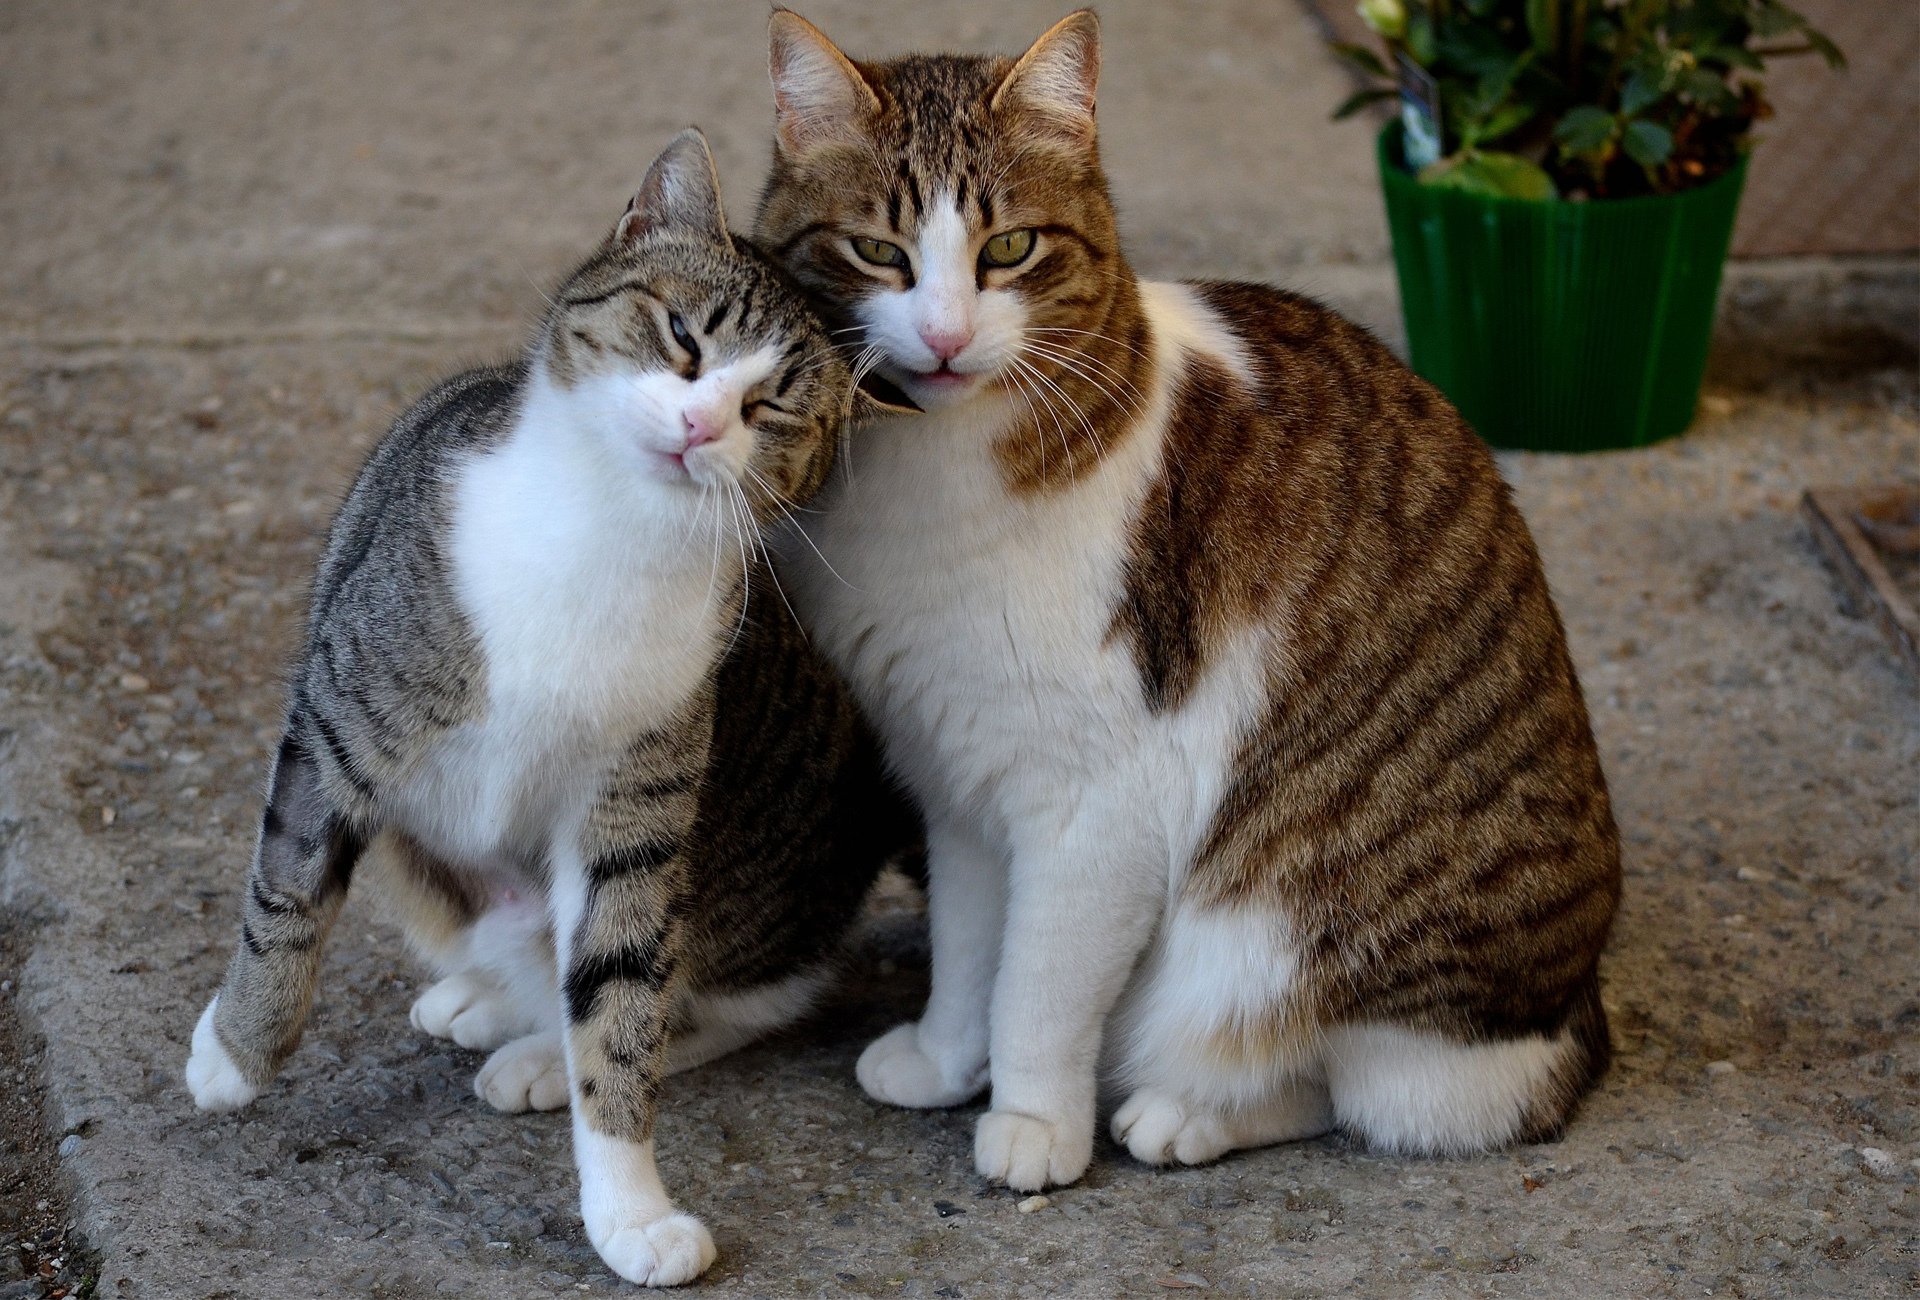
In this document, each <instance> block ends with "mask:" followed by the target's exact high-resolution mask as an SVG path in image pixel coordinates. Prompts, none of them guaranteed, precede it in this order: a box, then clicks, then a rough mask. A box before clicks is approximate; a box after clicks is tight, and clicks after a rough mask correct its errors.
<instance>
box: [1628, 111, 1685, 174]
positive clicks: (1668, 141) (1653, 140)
mask: <svg viewBox="0 0 1920 1300" xmlns="http://www.w3.org/2000/svg"><path fill="white" fill-rule="evenodd" d="M1620 147H1621V148H1622V149H1624V150H1626V154H1627V157H1629V158H1631V159H1633V160H1634V161H1635V162H1637V163H1639V164H1640V165H1641V166H1642V167H1645V168H1647V169H1648V170H1649V171H1651V170H1652V169H1653V168H1655V167H1658V166H1660V165H1661V164H1662V163H1664V162H1666V160H1667V159H1668V158H1670V157H1672V156H1673V132H1671V131H1669V130H1667V128H1666V127H1664V126H1661V125H1660V124H1659V123H1658V122H1648V121H1644V120H1643V121H1636V122H1629V123H1627V129H1626V130H1625V131H1623V132H1621V134H1620Z"/></svg>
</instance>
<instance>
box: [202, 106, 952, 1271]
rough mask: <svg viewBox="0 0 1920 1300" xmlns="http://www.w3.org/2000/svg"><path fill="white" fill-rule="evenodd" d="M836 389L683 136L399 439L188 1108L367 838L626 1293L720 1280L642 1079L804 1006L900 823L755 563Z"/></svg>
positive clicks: (306, 702) (237, 1095)
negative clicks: (522, 334)
mask: <svg viewBox="0 0 1920 1300" xmlns="http://www.w3.org/2000/svg"><path fill="white" fill-rule="evenodd" d="M854 394H855V390H854V386H853V383H852V376H851V373H850V371H849V369H848V367H847V365H846V362H845V361H844V360H843V359H842V358H841V357H840V356H839V355H838V354H837V353H836V352H835V351H834V350H833V349H832V348H831V347H830V346H829V344H828V339H827V336H826V334H825V333H824V332H823V331H822V329H821V327H820V326H819V324H818V323H817V322H816V321H815V320H814V319H813V318H812V317H811V316H810V315H809V314H808V312H807V310H806V308H805V306H804V304H803V303H802V301H801V299H800V297H799V295H798V294H797V292H796V291H795V290H794V288H793V287H792V286H791V285H790V284H789V283H788V282H787V281H786V279H785V277H784V275H782V274H781V273H780V272H779V271H778V270H777V269H776V268H775V267H774V266H773V265H772V264H771V263H770V262H768V261H766V260H765V259H764V258H763V257H761V256H760V255H759V254H758V253H757V252H756V251H755V250H754V249H753V248H752V247H751V246H750V245H748V244H747V243H745V242H744V241H738V240H736V239H734V238H732V237H730V236H729V235H728V233H727V229H726V225H725V221H724V219H723V217H722V213H721V207H720V199H719V193H718V190H717V188H716V181H715V178H714V175H713V165H712V161H711V159H710V158H709V156H708V153H707V148H706V143H705V141H704V139H702V137H701V136H700V135H699V133H698V132H694V131H689V132H687V133H685V134H683V135H682V136H681V137H680V138H678V139H677V140H676V141H675V142H674V143H673V145H672V146H670V147H669V148H668V149H667V151H666V152H665V153H663V154H662V155H661V156H660V158H659V160H658V161H656V162H655V163H654V164H653V167H652V169H651V170H650V171H649V172H648V174H647V178H646V181H645V183H644V185H643V186H642V188H641V190H640V192H639V194H638V195H637V196H636V197H635V199H634V200H633V203H632V204H631V205H630V206H629V208H628V210H627V212H626V213H625V215H624V216H623V217H622V218H621V220H620V223H619V225H618V226H617V227H616V229H615V230H614V233H613V235H612V237H611V238H610V239H609V240H608V241H607V243H606V245H605V246H604V247H602V248H601V249H600V250H599V252H598V253H596V254H595V255H594V256H593V257H592V258H591V259H590V260H589V261H588V262H587V263H586V264H585V265H584V266H582V267H581V268H580V269H579V270H578V271H576V272H575V273H574V274H573V276H572V277H571V278H569V279H568V280H567V281H566V283H565V284H564V285H563V286H562V287H561V289H560V290H559V292H558V293H557V294H556V295H555V298H554V305H553V307H552V310H551V311H550V312H549V313H548V315H547V317H546V320H545V323H544V324H543V326H542V328H541V329H540V330H539V332H538V336H537V339H536V341H535V342H534V343H533V344H532V346H531V349H530V351H529V352H528V354H527V356H526V357H525V358H524V359H523V360H522V361H521V362H519V363H518V364H516V365H512V366H507V367H502V368H499V369H492V370H476V371H472V372H470V373H467V374H464V375H461V376H459V377H458V378H455V379H451V380H448V381H447V382H445V383H443V384H441V385H440V386H439V387H438V388H436V389H434V390H433V391H432V392H431V393H429V394H428V395H427V396H426V397H425V398H424V399H422V400H421V401H420V403H419V404H418V405H416V406H415V407H413V409H412V410H410V411H408V412H407V413H406V414H405V415H403V416H402V417H401V418H400V420H399V421H398V422H397V423H396V424H395V425H394V428H393V430H392V432H390V433H389V434H388V435H387V437H386V438H385V439H384V440H383V441H382V442H381V443H380V444H379V446H378V447H376V448H375V450H374V451H373V453H372V455H371V456H370V457H369V458H368V460H367V462H366V465H365V467H364V468H363V469H362V470H361V472H360V475H359V478H358V479H357V481H356V482H355V483H354V485H353V488H352V491H351V492H350V494H349V495H348V497H347V500H346V503H345V505H344V506H343V507H342V508H341V510H340V513H339V515H338V517H337V518H336V520H335V521H334V524H333V529H332V534H331V536H330V538H329V540H328V543H327V546H326V551H325V554H324V556H323V558H322V559H321V561H320V566H319V572H318V575H317V577H316V579H315V582H314V588H313V597H312V606H311V612H310V620H309V627H308V633H307V642H306V648H305V650H304V652H303V654H302V656H301V658H300V661H299V663H298V665H297V667H296V669H295V671H294V674H293V685H292V691H291V698H290V700H289V702H288V706H287V727H286V735H285V739H284V740H282V742H281V744H280V751H279V755H278V757H277V758H276V759H275V761H274V765H273V771H272V775H271V778H270V780H269V793H268V799H267V805H266V811H265V814H264V817H263V818H262V822H261V830H260V840H259V847H258V849H257V851H256V855H255V858H254V862H253V869H252V873H251V875H250V877H249V880H248V888H247V897H246V900H245V903H244V908H243V917H244V919H243V921H242V924H241V928H240V943H239V945H238V947H237V948H236V950H235V952H234V955H233V961H232V964H231V966H230V967H229V968H228V971H227V977H226V982H225V984H224V985H223V986H222V988H221V990H220V992H219V993H218V994H217V995H216V996H215V997H214V999H213V1001H212V1002H211V1003H209V1004H208V1006H207V1009H206V1012H205V1014H204V1015H203V1016H202V1017H201V1018H200V1022H199V1025H198V1027H197V1028H196V1029H195V1030H194V1034H193V1052H192V1057H191V1059H190V1060H189V1061H188V1063H187V1080H188V1083H189V1085H190V1086H191V1088H192V1091H193V1096H194V1100H195V1101H196V1102H197V1103H198V1104H199V1105H200V1106H202V1107H204V1108H206V1109H209V1110H225V1109H230V1108H233V1107H237V1106H242V1105H245V1104H246V1103H248V1102H249V1101H251V1100H252V1099H253V1098H254V1097H255V1096H256V1095H257V1094H258V1093H259V1091H260V1090H261V1088H262V1087H264V1086H265V1085H266V1084H267V1082H268V1081H269V1080H270V1079H271V1078H272V1077H273V1075H274V1073H275V1071H276V1070H277V1069H278V1068H279V1067H280V1065H281V1064H282V1063H283V1062H284V1061H285V1060H286V1058H287V1056H288V1054H289V1053H291V1052H292V1051H293V1049H294V1047H295V1045H296V1043H297V1042H298V1039H299V1037H300V1031H301V1028H302V1025H303V1023H304V1021H305V1019H306V1016H307V1011H308V1006H309V1003H310V1000H311V995H312V990H313V984H314V978H315V971H316V968H317V966H318V963H319V959H320V946H321V943H322V941H323V940H324V939H325V937H326V934H327V931H328V929H329V928H330V927H331V926H332V924H333V922H334V919H335V918H336V917H337V916H338V914H339V911H340V906H341V903H342V901H343V899H344V897H345V894H346V891H347V886H348V880H349V877H350V875H351V874H352V872H353V869H354V865H355V862H356V859H358V858H359V857H360V856H361V852H362V849H363V848H366V849H373V848H379V849H381V850H382V852H380V853H377V854H373V855H371V856H370V859H369V860H370V862H371V861H375V860H378V861H379V862H380V864H381V866H382V867H383V869H384V872H385V874H386V876H387V877H388V883H389V885H390V892H391V893H393V894H394V896H395V897H396V898H397V899H398V900H399V902H400V904H401V907H400V909H399V910H400V912H401V914H402V919H403V920H404V921H405V923H406V926H407V929H408V930H409V931H410V934H411V937H412V938H413V940H414V941H415V943H416V945H417V946H419V947H421V948H422V949H424V950H425V951H426V953H427V954H428V955H429V956H430V957H431V958H432V959H433V960H434V962H435V964H436V965H437V966H438V967H439V968H440V970H441V972H442V974H443V975H444V976H445V978H443V979H442V980H441V981H440V982H439V983H437V984H435V985H434V986H433V987H432V988H431V989H429V990H428V991H427V992H426V993H425V994H424V995H423V996H422V997H421V998H420V999H419V1001H418V1002H417V1003H416V1004H415V1006H414V1009H413V1017H414V1021H415V1023H416V1024H417V1025H419V1026H420V1027H422V1028H423V1029H426V1030H427V1031H429V1032H431V1033H434V1034H436V1035H439V1036H442V1037H449V1038H452V1039H453V1040H454V1041H456V1042H458V1043H461V1044H464V1045H466V1046H469V1047H480V1048H498V1050H497V1051H495V1052H494V1054H493V1056H492V1057H491V1059H490V1060H489V1061H488V1062H487V1064H486V1066H485V1068H484V1069H482V1070H481V1072H480V1076H479V1079H478V1081H477V1085H476V1086H477V1088H478V1090H479V1092H480V1093H481V1095H482V1096H483V1097H485V1098H486V1099H487V1100H488V1101H490V1102H491V1103H492V1104H494V1105H495V1106H496V1107H498V1108H500V1109H502V1110H525V1109H528V1108H529V1107H541V1108H546V1107H557V1106H563V1105H567V1104H569V1103H571V1105H572V1107H573V1133H574V1150H575V1156H576V1160H577V1163H578V1166H579V1170H580V1184H581V1210H582V1215H583V1217H584V1219H585V1221H586V1228H587V1235H588V1236H589V1237H590V1238H591V1239H592V1241H593V1244H594V1246H595V1247H596V1248H597V1249H598V1250H599V1252H600V1254H601V1256H602V1258H604V1259H605V1260H606V1262H607V1263H608V1265H609V1266H611V1267H612V1268H613V1270H614V1271H615V1272H616V1273H619V1274H620V1275H621V1276H622V1277H625V1278H627V1279H629V1280H632V1281H636V1282H643V1283H648V1284H653V1285H668V1284H672V1283H677V1282H684V1281H686V1280H688V1279H689V1278H692V1277H694V1276H696V1275H697V1274H699V1273H700V1272H701V1271H702V1270H703V1269H705V1268H706V1266H707V1265H708V1264H709V1263H710V1262H711V1261H712V1259H713V1254H714V1250H713V1244H712V1241H711V1239H710V1238H709V1236H708V1234H707V1231H706V1229H705V1228H704V1227H703V1226H702V1225H701V1224H700V1222H699V1221H698V1220H697V1219H694V1218H693V1217H691V1216H689V1215H686V1214H681V1213H678V1212H676V1210H675V1208H674V1205H673V1203H672V1201H671V1200H670V1198H669V1197H668V1195H667V1192H666V1191H665V1189H664V1188H663V1187H662V1186H661V1182H660V1178H659V1175H658V1173H657V1172H656V1170H655V1165H654V1155H653V1127H654V1115H655V1109H656V1103H657V1099H658V1096H659V1090H660V1084H661V1077H662V1075H663V1074H664V1073H669V1072H672V1071H674V1070H678V1069H684V1068H686V1067H688V1066H691V1065H695V1064H698V1063H700V1062H702V1061H704V1060H707V1059H710V1058H711V1057H713V1056H716V1055H718V1054H720V1053H722V1052H725V1051H729V1050H731V1049H732V1048H734V1047H736V1046H739V1045H740V1044H741V1043H743V1042H745V1041H747V1040H748V1039H750V1038H752V1037H754V1036H756V1035H758V1034H760V1033H762V1032H765V1031H766V1030H769V1029H771V1028H773V1027H775V1026H778V1025H780V1024H783V1023H785V1022H787V1021H789V1020H791V1019H793V1018H794V1017H795V1016H796V1015H797V1014H798V1013H799V1012H800V1011H801V1010H803V1009H804V1008H805V1006H806V1005H807V1004H808V1002H809V1001H810V1000H811V999H812V997H813V996H814V995H815V994H816V993H817V992H818V991H819V990H820V988H821V987H822V985H823V983H824V982H825V980H826V978H827V975H828V973H829V970H830V967H831V964H832V961H833V958H834V955H835V948H836V944H837V942H838V941H839V939H840V938H841V937H842V935H843V934H844V932H845V931H846V929H847V927H848V924H849V922H850V921H851V920H852V918H853V916H854V915H855V913H856V911H857V910H858V908H859V906H860V904H861V901H862V899H863V897H864V895H865V893H866V891H867V888H868V886H869V885H870V884H871V883H872V881H873V879H874V877H875V875H876V873H877V871H878V869H879V867H880V865H881V864H882V862H883V861H884V860H885V859H886V857H887V856H888V855H889V854H890V853H891V852H892V851H893V850H894V849H895V848H896V847H898V846H900V845H901V844H902V843H903V842H904V841H907V840H909V839H911V838H913V837H915V836H917V828H916V826H915V825H914V822H913V818H912V813H911V810H910V809H909V808H908V806H907V805H906V803H905V800H904V798H903V797H902V796H901V795H899V794H898V793H897V792H896V791H894V790H893V789H892V788H891V787H890V786H889V784H888V783H887V781H886V779H885V778H884V777H883V775H882V772H881V769H880V765H879V751H878V747H877V745H876V744H875V743H874V742H873V740H872V738H871V736H870V735H869V734H868V733H867V732H866V730H865V729H864V726H863V724H862V723H861V722H860V720H859V717H858V715H857V713H856V711H855V708H854V706H853V703H852V700H851V697H850V696H849V695H848V694H847V692H846V690H845V688H844V686H843V685H842V684H841V683H840V681H839V679H838V678H836V677H835V676H834V675H833V673H832V670H831V669H829V668H827V667H826V666H825V664H824V663H822V662H821V661H819V660H818V659H817V658H816V656H815V655H814V653H813V652H812V651H810V650H809V649H808V648H807V645H806V642H805V640H804V639H803V637H802V636H801V634H800V631H799V628H798V627H797V625H796V624H795V623H794V622H793V620H792V617H791V615H790V614H789V612H788V611H787V610H786V608H785V606H784V602H783V601H782V600H781V598H780V597H779V596H777V595H776V594H775V589H774V587H773V585H772V580H771V579H772V574H771V571H770V570H769V569H767V568H766V567H765V565H764V561H763V559H762V555H761V553H760V551H759V550H758V549H757V548H758V546H759V541H760V534H761V531H762V530H763V529H764V527H765V526H766V525H767V524H768V523H769V521H770V520H773V519H777V518H780V517H781V516H782V514H783V513H784V512H785V511H787V510H788V509H789V508H791V507H792V506H793V505H795V504H797V503H799V502H803V501H805V500H806V499H807V498H809V497H810V496H812V495H813V493H814V492H815V491H817V490H818V488H819V487H820V485H821V483H822V481H823V480H824V479H825V478H826V476H827V473H828V468H829V466H830V465H831V463H832V460H833V457H834V452H835V446H836V442H837V440H838V438H839V436H840V432H841V428H842V424H843V421H844V419H845V418H846V417H847V415H848V410H849V405H850V403H858V404H859V405H860V406H862V407H863V408H865V409H867V410H877V409H879V407H880V405H881V403H880V400H879V399H877V398H874V397H871V396H866V395H860V396H857V397H856V396H855V395H854ZM888 409H892V410H896V411H897V410H900V409H903V408H901V407H898V406H893V407H889V408H888ZM556 961H557V969H558V970H559V971H562V972H564V977H563V978H561V979H559V980H558V981H557V984H556V976H555V971H556ZM503 1044H504V1045H503Z"/></svg>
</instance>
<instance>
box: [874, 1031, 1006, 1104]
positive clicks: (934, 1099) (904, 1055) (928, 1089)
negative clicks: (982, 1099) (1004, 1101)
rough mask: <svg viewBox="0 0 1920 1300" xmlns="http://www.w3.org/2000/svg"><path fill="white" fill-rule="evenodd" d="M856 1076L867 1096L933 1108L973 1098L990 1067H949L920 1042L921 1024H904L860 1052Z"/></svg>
mask: <svg viewBox="0 0 1920 1300" xmlns="http://www.w3.org/2000/svg"><path fill="white" fill-rule="evenodd" d="M853 1072H854V1076H855V1077H856V1078H858V1079H859V1080H860V1086H861V1087H862V1088H863V1089H865V1090H866V1094H867V1096H869V1097H871V1098H873V1099H874V1100H875V1101H882V1102H885V1103H886V1104H887V1105H889V1106H904V1107H906V1108H908V1109H909V1110H934V1109H938V1108H940V1107H943V1106H958V1105H960V1104H961V1103H962V1102H967V1101H971V1100H973V1099H974V1098H975V1097H977V1096H979V1095H980V1090H981V1089H982V1088H984V1087H986V1084H987V1067H986V1064H985V1063H984V1062H983V1063H981V1064H980V1065H979V1066H978V1067H975V1068H972V1069H968V1070H962V1071H948V1070H946V1069H943V1068H942V1067H941V1065H940V1063H939V1062H938V1061H936V1060H934V1059H933V1057H931V1056H929V1055H927V1053H926V1052H925V1051H924V1050H922V1048H921V1046H920V1027H919V1026H918V1025H916V1024H905V1025H901V1026H899V1027H898V1028H896V1029H894V1030H892V1031H891V1032H889V1033H886V1034H882V1035H881V1036H880V1037H879V1038H876V1039H874V1040H873V1042H871V1043H869V1044H867V1050H866V1051H864V1052H862V1053H860V1061H859V1064H857V1065H855V1066H854V1068H853Z"/></svg>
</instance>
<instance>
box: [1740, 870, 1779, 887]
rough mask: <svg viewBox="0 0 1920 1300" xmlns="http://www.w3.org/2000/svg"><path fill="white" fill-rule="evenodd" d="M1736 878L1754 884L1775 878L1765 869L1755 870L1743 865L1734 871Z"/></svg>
mask: <svg viewBox="0 0 1920 1300" xmlns="http://www.w3.org/2000/svg"><path fill="white" fill-rule="evenodd" d="M1733 874H1734V877H1735V879H1738V880H1744V881H1746V882H1747V883H1748V884H1752V885H1764V884H1766V883H1767V882H1769V881H1770V880H1772V879H1773V877H1772V876H1770V875H1768V874H1767V873H1766V872H1764V871H1755V870H1754V869H1753V868H1752V867H1742V868H1740V870H1738V871H1736V872H1734V873H1733Z"/></svg>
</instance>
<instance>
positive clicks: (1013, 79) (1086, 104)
mask: <svg viewBox="0 0 1920 1300" xmlns="http://www.w3.org/2000/svg"><path fill="white" fill-rule="evenodd" d="M1099 81H1100V19H1099V18H1098V17H1097V16H1096V15H1095V14H1094V12H1093V10H1091V9H1080V10H1076V11H1075V12H1073V13H1070V14H1068V15H1067V16H1066V17H1065V18H1062V19H1061V20H1060V21H1059V22H1057V23H1055V24H1054V25H1053V26H1052V27H1050V28H1048V29H1047V32H1046V34H1045V35H1044V36H1042V37H1041V38H1040V39H1039V40H1037V41H1035V42H1034V43H1033V44H1032V45H1031V46H1030V47H1029V48H1028V50H1027V52H1026V53H1025V54H1023V55H1021V56H1020V61H1019V62H1018V63H1016V64H1014V65H1013V71H1011V72H1009V73H1008V74H1007V75H1006V78H1005V79H1004V80H1002V81H1001V83H1000V88H999V89H998V90H996V91H994V92H993V99H992V100H991V102H990V104H989V107H991V108H992V109H993V110H994V111H995V112H996V113H998V112H1002V111H1007V110H1019V111H1023V112H1025V113H1027V114H1030V115H1031V117H1032V118H1033V120H1035V121H1036V122H1038V123H1040V124H1042V125H1044V127H1045V128H1046V129H1047V131H1048V133H1049V134H1052V135H1055V136H1058V137H1059V138H1060V139H1062V140H1063V141H1064V142H1065V143H1068V144H1071V145H1076V146H1080V147H1084V146H1086V145H1090V144H1092V143H1093V96H1094V88H1095V86H1096V85H1097V84H1098V83H1099Z"/></svg>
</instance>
